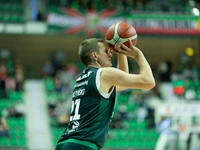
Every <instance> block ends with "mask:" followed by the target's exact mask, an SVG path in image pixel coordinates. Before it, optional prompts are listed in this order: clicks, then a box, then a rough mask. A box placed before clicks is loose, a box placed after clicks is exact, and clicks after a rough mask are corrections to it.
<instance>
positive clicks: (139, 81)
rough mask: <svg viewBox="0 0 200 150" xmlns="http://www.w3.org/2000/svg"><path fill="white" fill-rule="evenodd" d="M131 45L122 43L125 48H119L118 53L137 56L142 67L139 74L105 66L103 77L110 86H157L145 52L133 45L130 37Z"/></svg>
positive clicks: (141, 87) (144, 87) (139, 87)
mask: <svg viewBox="0 0 200 150" xmlns="http://www.w3.org/2000/svg"><path fill="white" fill-rule="evenodd" d="M129 43H130V47H126V46H125V45H124V44H122V43H120V45H121V46H122V47H123V48H124V49H121V48H119V47H118V48H117V50H118V52H115V53H117V54H124V55H126V56H129V57H132V58H135V59H136V61H137V63H138V66H139V68H140V73H139V74H128V73H126V72H124V71H121V70H119V69H116V68H104V69H103V70H102V73H101V79H102V81H103V82H104V83H107V85H108V86H113V85H116V86H119V87H124V88H137V89H151V88H153V87H154V86H155V80H154V77H153V73H152V71H151V67H150V65H149V63H148V62H147V60H146V58H145V57H144V55H143V53H142V52H141V51H140V50H139V49H138V48H137V47H135V46H133V44H132V42H131V40H130V39H129Z"/></svg>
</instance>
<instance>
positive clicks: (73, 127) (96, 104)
mask: <svg viewBox="0 0 200 150" xmlns="http://www.w3.org/2000/svg"><path fill="white" fill-rule="evenodd" d="M101 70H102V69H98V68H86V69H85V70H83V72H82V74H81V75H80V76H79V77H78V79H77V80H76V84H75V86H74V90H73V96H72V108H71V117H70V122H69V124H68V126H67V128H66V130H65V131H64V133H63V135H62V136H61V138H60V140H59V141H58V143H59V142H61V141H63V140H66V139H69V138H74V139H79V140H84V141H90V142H92V143H95V144H96V145H97V146H98V147H100V148H101V147H103V145H104V144H105V140H106V137H107V133H108V128H109V125H110V122H111V119H112V115H113V109H114V104H115V95H116V88H115V87H114V88H113V89H112V91H111V92H110V93H108V94H106V93H104V92H103V91H102V90H101V89H100V73H101Z"/></svg>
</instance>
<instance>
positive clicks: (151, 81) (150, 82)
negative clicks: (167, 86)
mask: <svg viewBox="0 0 200 150" xmlns="http://www.w3.org/2000/svg"><path fill="white" fill-rule="evenodd" d="M155 86H156V82H155V80H154V78H152V79H146V81H144V89H146V90H150V89H152V88H154V87H155Z"/></svg>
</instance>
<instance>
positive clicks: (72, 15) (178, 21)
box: [46, 7, 200, 36]
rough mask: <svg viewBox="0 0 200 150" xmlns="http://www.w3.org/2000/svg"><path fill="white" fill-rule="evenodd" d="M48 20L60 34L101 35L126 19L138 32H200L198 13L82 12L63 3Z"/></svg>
mask: <svg viewBox="0 0 200 150" xmlns="http://www.w3.org/2000/svg"><path fill="white" fill-rule="evenodd" d="M46 22H47V24H48V26H49V30H51V31H55V32H57V33H61V34H77V35H83V34H85V35H89V36H94V35H97V34H101V35H102V34H105V33H106V31H107V29H108V28H109V27H110V26H111V25H113V24H115V23H117V22H127V23H129V24H130V25H132V26H133V27H134V28H135V29H136V31H137V33H138V34H166V35H169V34H172V35H200V19H199V17H197V16H192V15H184V14H181V15H172V14H123V13H120V12H117V10H103V11H101V12H96V11H87V12H85V13H82V12H80V11H78V10H76V9H72V8H67V7H62V8H49V13H48V15H47V17H46Z"/></svg>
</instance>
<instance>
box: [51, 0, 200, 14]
mask: <svg viewBox="0 0 200 150" xmlns="http://www.w3.org/2000/svg"><path fill="white" fill-rule="evenodd" d="M48 4H49V6H52V5H53V6H66V7H70V8H75V9H78V10H80V11H87V10H97V11H101V10H103V9H117V10H118V11H119V12H126V13H131V12H134V11H149V12H152V11H160V12H176V13H177V12H181V13H186V12H190V11H191V10H192V8H194V7H196V8H199V4H200V1H199V0H58V1H54V0H49V1H48Z"/></svg>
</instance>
